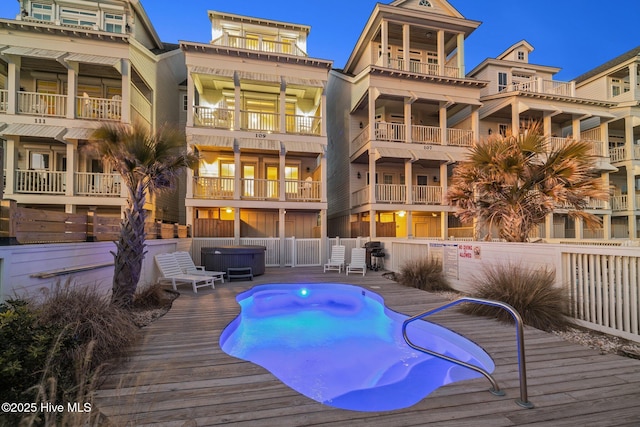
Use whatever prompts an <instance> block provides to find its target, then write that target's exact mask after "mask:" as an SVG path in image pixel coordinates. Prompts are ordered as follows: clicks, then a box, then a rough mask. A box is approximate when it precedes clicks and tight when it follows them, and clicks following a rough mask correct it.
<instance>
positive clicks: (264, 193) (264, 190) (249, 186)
mask: <svg viewBox="0 0 640 427" xmlns="http://www.w3.org/2000/svg"><path fill="white" fill-rule="evenodd" d="M240 185H241V187H240V188H241V189H242V190H241V194H240V197H241V198H242V199H254V200H267V199H277V198H278V197H279V196H278V195H279V194H280V192H279V191H278V190H279V184H278V180H277V179H254V178H241V179H240Z"/></svg>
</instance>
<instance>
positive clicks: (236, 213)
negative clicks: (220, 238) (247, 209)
mask: <svg viewBox="0 0 640 427" xmlns="http://www.w3.org/2000/svg"><path fill="white" fill-rule="evenodd" d="M233 240H234V244H236V245H239V244H240V208H239V207H237V208H234V209H233Z"/></svg>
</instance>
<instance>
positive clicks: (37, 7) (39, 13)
mask: <svg viewBox="0 0 640 427" xmlns="http://www.w3.org/2000/svg"><path fill="white" fill-rule="evenodd" d="M51 14H52V6H51V5H50V4H42V3H31V17H32V18H33V19H37V20H39V21H51Z"/></svg>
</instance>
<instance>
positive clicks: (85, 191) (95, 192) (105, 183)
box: [75, 172, 122, 197]
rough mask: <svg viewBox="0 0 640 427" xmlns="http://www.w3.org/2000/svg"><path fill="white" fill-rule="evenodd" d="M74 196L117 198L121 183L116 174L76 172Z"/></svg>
mask: <svg viewBox="0 0 640 427" xmlns="http://www.w3.org/2000/svg"><path fill="white" fill-rule="evenodd" d="M75 177H76V186H75V194H76V195H79V196H107V197H119V196H120V195H121V194H122V183H121V180H120V179H121V178H120V175H119V174H117V173H94V172H76V173H75Z"/></svg>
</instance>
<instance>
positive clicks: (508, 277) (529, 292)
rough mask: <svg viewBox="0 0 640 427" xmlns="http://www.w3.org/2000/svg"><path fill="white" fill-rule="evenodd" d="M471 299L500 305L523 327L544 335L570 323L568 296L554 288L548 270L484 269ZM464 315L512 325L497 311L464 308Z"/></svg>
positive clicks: (476, 306) (473, 306) (474, 306)
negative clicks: (511, 310) (511, 311)
mask: <svg viewBox="0 0 640 427" xmlns="http://www.w3.org/2000/svg"><path fill="white" fill-rule="evenodd" d="M476 280H477V283H476V285H475V290H474V291H473V292H472V294H471V296H472V297H477V298H485V299H489V300H494V301H500V302H504V303H507V304H509V305H511V306H512V307H513V308H514V309H516V311H517V312H518V313H519V314H520V316H521V317H522V320H523V322H524V323H525V324H527V325H529V326H533V327H534V328H538V329H541V330H543V331H554V330H565V329H566V328H567V327H569V326H571V321H570V320H569V319H568V318H567V317H565V314H566V313H567V312H568V308H569V302H570V300H569V296H568V294H567V293H566V292H565V291H564V290H563V289H561V288H557V287H555V286H554V282H555V272H554V271H552V270H548V269H542V268H541V269H532V268H524V267H521V266H517V265H512V264H507V265H497V266H493V267H488V268H485V269H484V271H483V274H482V276H481V277H480V278H479V279H476ZM461 309H462V310H463V311H464V312H465V313H470V314H476V315H480V316H490V317H495V318H497V319H499V320H501V321H506V322H513V318H512V317H511V315H510V314H509V313H508V312H506V311H505V310H503V309H500V308H498V307H491V306H486V305H480V304H464V306H462V307H461Z"/></svg>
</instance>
